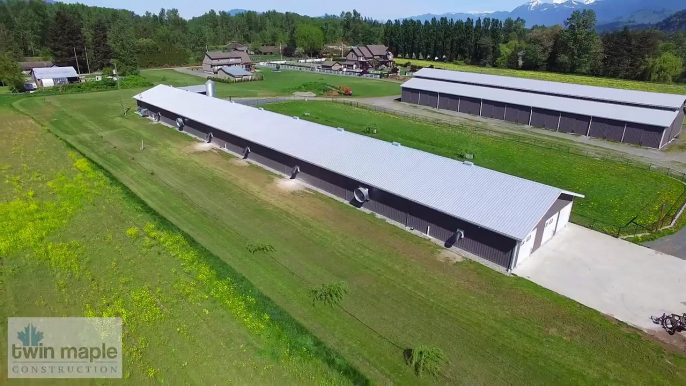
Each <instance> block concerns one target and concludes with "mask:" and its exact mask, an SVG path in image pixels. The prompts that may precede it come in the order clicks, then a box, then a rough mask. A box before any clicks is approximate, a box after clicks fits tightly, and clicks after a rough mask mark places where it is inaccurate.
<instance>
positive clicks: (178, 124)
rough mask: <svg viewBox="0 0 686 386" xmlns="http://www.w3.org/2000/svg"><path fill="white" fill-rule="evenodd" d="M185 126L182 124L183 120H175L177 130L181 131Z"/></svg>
mask: <svg viewBox="0 0 686 386" xmlns="http://www.w3.org/2000/svg"><path fill="white" fill-rule="evenodd" d="M185 125H186V124H185V123H183V118H176V127H178V128H179V130H182V129H183V127H184V126H185Z"/></svg>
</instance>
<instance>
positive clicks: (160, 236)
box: [0, 105, 363, 385]
mask: <svg viewBox="0 0 686 386" xmlns="http://www.w3.org/2000/svg"><path fill="white" fill-rule="evenodd" d="M0 120H2V122H3V125H0V320H2V323H0V326H2V328H1V329H0V342H2V347H3V350H1V354H0V379H2V380H3V381H2V382H0V383H2V384H10V385H14V384H17V385H18V384H22V385H29V384H30V385H33V384H42V385H49V384H50V385H52V384H56V383H57V384H64V385H66V384H95V383H94V382H90V381H89V380H83V381H81V382H76V381H74V380H69V381H66V382H61V383H58V382H56V381H55V380H50V379H45V380H42V381H39V380H34V381H27V382H21V380H7V374H8V371H9V369H8V368H7V357H6V355H7V350H5V349H4V347H6V344H7V333H8V331H7V317H12V316H56V317H61V316H74V317H82V316H114V317H122V318H123V320H124V342H123V344H124V356H123V358H124V374H125V375H124V380H125V381H126V383H128V384H135V385H140V384H154V383H159V384H161V383H167V384H173V385H182V384H227V383H228V382H234V383H237V384H300V383H341V384H346V383H354V381H355V380H358V379H363V378H362V377H361V376H357V377H356V376H354V374H355V371H354V369H352V368H351V367H350V366H348V365H347V363H346V362H345V361H344V360H343V359H341V358H340V357H338V356H337V355H335V354H333V353H331V352H329V351H328V350H327V349H326V348H325V347H324V346H323V345H322V344H320V343H318V341H317V340H316V338H314V337H313V336H312V335H311V334H309V333H308V332H307V331H305V330H304V329H303V328H302V327H301V326H299V325H298V324H297V323H295V322H294V321H293V320H292V319H291V318H290V317H288V315H287V314H285V313H284V312H283V311H281V310H279V308H278V307H277V306H275V305H274V304H273V303H272V302H271V301H269V300H268V299H266V298H265V297H264V296H263V295H262V294H260V293H259V292H258V291H256V290H255V289H254V288H253V287H252V286H251V285H250V284H249V283H247V282H245V280H244V279H243V278H242V277H241V276H240V275H238V274H236V272H234V271H232V270H231V269H230V268H229V267H228V266H227V265H226V264H224V263H223V262H221V261H220V260H218V259H217V258H216V257H215V256H214V255H212V254H210V253H209V252H207V250H205V249H204V248H202V247H200V246H198V245H197V244H196V243H195V242H194V241H192V240H190V239H187V238H186V237H185V236H184V235H183V234H182V233H181V232H180V231H179V230H178V229H177V228H175V227H173V226H171V225H170V224H169V223H168V222H167V221H166V220H164V219H162V218H161V217H159V216H158V215H156V214H155V213H153V212H151V211H150V210H149V209H147V207H146V206H145V205H143V204H142V203H141V201H139V200H138V198H136V197H135V196H133V195H132V194H131V193H130V192H128V190H126V188H122V187H121V185H120V184H119V183H117V182H116V181H113V180H112V179H111V178H110V177H108V176H107V175H104V174H103V173H102V172H100V170H99V168H97V167H96V166H95V165H93V164H92V163H91V162H89V161H87V160H86V159H84V158H83V157H82V156H81V155H80V154H78V153H77V152H75V151H74V150H73V149H70V148H69V147H68V146H67V144H65V143H64V142H63V141H60V140H59V139H58V138H57V137H56V136H54V135H53V134H51V133H49V132H48V131H46V130H44V129H42V128H41V127H40V126H39V125H38V124H36V123H35V122H34V121H33V120H31V119H30V118H29V117H26V116H24V115H22V114H21V113H19V112H17V111H15V110H13V109H11V108H10V107H9V106H7V105H3V106H0ZM235 248H236V249H235V250H234V251H232V253H233V254H235V255H236V256H238V255H244V256H243V257H242V258H244V259H247V258H250V257H249V254H248V253H247V251H246V250H245V246H240V245H238V244H237V245H235ZM12 333H14V334H16V331H15V332H12ZM327 358H329V359H331V362H332V363H335V365H334V366H329V364H328V363H327V362H326V359H327ZM335 358H338V359H335ZM346 371H348V372H349V373H350V374H353V376H352V377H346V376H343V375H342V373H344V372H346ZM119 383H122V382H104V383H103V382H98V383H97V384H119Z"/></svg>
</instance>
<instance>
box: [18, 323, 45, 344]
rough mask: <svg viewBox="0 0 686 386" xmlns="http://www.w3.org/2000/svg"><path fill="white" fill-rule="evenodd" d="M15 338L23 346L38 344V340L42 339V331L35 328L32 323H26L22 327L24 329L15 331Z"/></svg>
mask: <svg viewBox="0 0 686 386" xmlns="http://www.w3.org/2000/svg"><path fill="white" fill-rule="evenodd" d="M17 338H18V339H19V340H20V341H21V343H22V344H23V345H24V346H38V342H40V341H41V340H43V333H42V332H41V331H38V329H36V326H34V325H33V324H30V323H29V324H28V325H27V326H26V327H24V331H19V332H18V333H17Z"/></svg>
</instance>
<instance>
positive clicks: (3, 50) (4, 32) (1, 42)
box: [0, 23, 23, 60]
mask: <svg viewBox="0 0 686 386" xmlns="http://www.w3.org/2000/svg"><path fill="white" fill-rule="evenodd" d="M0 55H6V56H8V57H10V58H12V59H16V60H20V59H21V58H22V56H23V55H22V52H21V47H19V44H18V43H17V41H16V40H15V39H14V36H13V35H12V32H11V31H10V30H9V29H8V28H7V27H5V25H4V24H1V23H0Z"/></svg>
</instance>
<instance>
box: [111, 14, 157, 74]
mask: <svg viewBox="0 0 686 386" xmlns="http://www.w3.org/2000/svg"><path fill="white" fill-rule="evenodd" d="M161 13H162V12H161ZM109 43H110V46H111V47H112V52H113V58H114V60H113V61H115V62H116V65H117V71H118V75H122V76H126V75H136V74H138V73H139V72H140V71H139V69H138V55H137V53H136V36H135V34H134V32H133V27H132V25H131V21H130V20H128V19H124V18H122V19H119V20H117V21H116V22H115V23H114V24H113V25H112V29H111V30H110V34H109Z"/></svg>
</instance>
